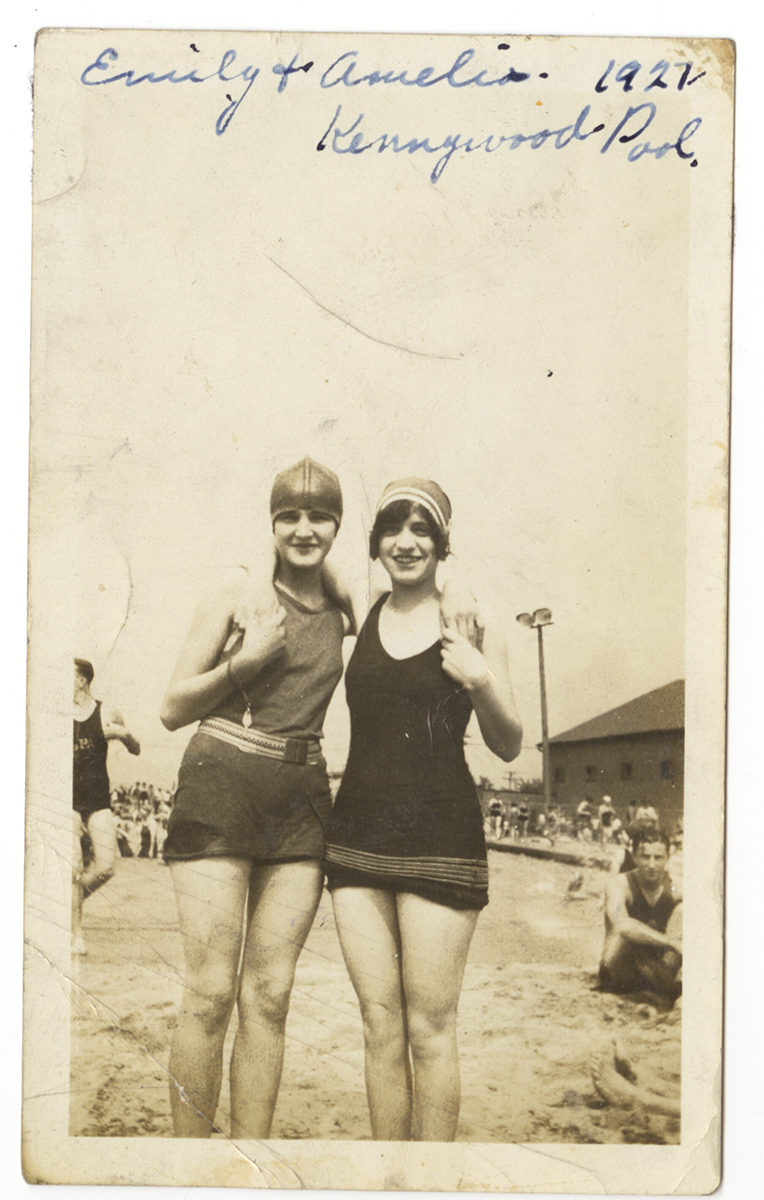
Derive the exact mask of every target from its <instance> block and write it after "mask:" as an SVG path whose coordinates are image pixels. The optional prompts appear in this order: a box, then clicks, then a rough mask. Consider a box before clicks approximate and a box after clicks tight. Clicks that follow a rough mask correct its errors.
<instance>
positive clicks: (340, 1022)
mask: <svg viewBox="0 0 764 1200" xmlns="http://www.w3.org/2000/svg"><path fill="white" fill-rule="evenodd" d="M489 859H490V870H491V903H490V904H489V906H488V908H487V909H486V910H485V911H484V912H483V913H482V914H481V917H480V920H479V921H478V926H477V931H476V934H475V938H474V940H473V944H472V948H471V950H470V957H469V962H468V965H467V971H466V975H465V982H464V990H463V993H462V1000H461V1005H460V1009H459V1030H460V1033H459V1037H460V1059H461V1069H462V1108H461V1119H460V1123H459V1131H458V1134H457V1140H459V1141H471V1142H492V1141H498V1142H589V1143H604V1142H611V1143H623V1142H645V1143H658V1144H661V1143H676V1142H678V1141H679V1121H678V1120H677V1119H675V1118H671V1117H665V1116H656V1115H649V1116H648V1115H645V1114H643V1113H640V1112H633V1111H629V1110H624V1109H622V1108H616V1107H613V1106H611V1105H609V1104H607V1103H605V1102H604V1101H603V1100H602V1098H601V1097H600V1096H599V1095H598V1094H597V1092H596V1090H595V1088H594V1087H593V1085H592V1081H591V1076H590V1074H589V1070H588V1061H589V1058H590V1055H591V1053H592V1051H594V1050H598V1049H603V1048H607V1047H609V1046H612V1044H613V1041H614V1040H617V1044H618V1048H619V1053H620V1054H621V1055H623V1056H624V1057H626V1058H627V1059H628V1061H629V1062H630V1064H631V1066H632V1067H633V1069H634V1071H635V1072H636V1075H637V1077H638V1082H639V1083H640V1084H641V1085H642V1086H650V1087H652V1088H654V1089H657V1090H659V1091H666V1092H668V1094H672V1095H677V1094H678V1086H679V1070H680V1035H681V1029H680V1013H679V1011H678V1010H675V1011H674V1012H672V1013H670V1014H668V1015H661V1014H658V1013H657V1012H656V1011H655V1009H654V1008H652V1007H649V1006H647V1005H645V1004H640V1003H638V1002H635V1001H632V1000H629V999H626V998H621V997H615V996H609V995H603V994H601V993H599V992H596V991H594V990H592V989H593V984H594V982H595V971H596V966H597V961H598V957H599V951H600V949H601V945H602V911H601V895H602V884H603V879H604V876H603V873H602V871H600V870H598V869H596V868H591V867H589V868H585V869H584V870H583V881H582V883H581V886H580V887H578V888H577V890H572V891H571V890H569V888H570V886H571V885H572V886H573V889H576V887H577V880H576V878H575V877H576V875H577V874H578V873H579V872H578V871H577V869H576V868H574V867H571V866H567V865H563V864H561V863H556V862H551V861H544V860H537V859H531V858H527V857H524V856H521V855H514V854H512V855H510V854H501V853H497V852H495V851H491V852H490V853H489ZM85 936H86V940H87V943H88V946H89V953H88V956H87V957H86V958H83V959H82V960H80V961H79V962H78V964H77V967H76V972H75V974H74V979H75V1003H74V1010H73V1019H72V1049H71V1083H72V1098H71V1107H70V1133H71V1135H72V1136H85V1137H88V1136H89V1137H94V1136H95V1137H98V1136H100V1137H108V1136H116V1137H168V1136H170V1135H171V1133H172V1126H171V1123H170V1109H169V1096H168V1086H167V1063H168V1057H169V1046H170V1039H171V1036H172V1029H173V1024H174V1018H175V1011H176V1008H177V1005H178V1002H179V999H180V992H181V979H182V964H183V953H182V946H181V941H180V937H179V934H178V931H177V923H176V914H175V901H174V896H173V891H172V884H171V880H170V872H169V869H168V868H167V867H165V866H163V865H162V864H161V863H157V862H152V861H150V860H146V859H122V860H120V862H119V864H118V868H117V874H116V876H115V878H114V879H113V880H112V881H111V882H110V883H109V884H108V885H107V886H106V887H104V888H102V889H101V891H100V892H99V893H98V894H97V895H96V896H94V897H92V898H91V899H90V900H89V901H88V902H87V904H86V907H85ZM235 1021H236V1018H235V1016H234V1018H233V1020H232V1023H231V1029H230V1030H229V1035H228V1042H227V1044H226V1061H227V1060H228V1058H229V1056H230V1046H231V1043H232V1041H233V1032H234V1027H235ZM227 1088H228V1080H227V1068H226V1075H225V1076H224V1079H223V1089H222V1093H221V1110H220V1113H219V1121H220V1124H221V1128H222V1129H227V1125H228V1120H227ZM273 1136H274V1137H275V1138H318V1139H332V1138H334V1139H346V1140H357V1139H366V1138H369V1136H370V1130H369V1123H368V1116H367V1109H366V1098H365V1091H364V1083H363V1038H362V1030H361V1021H360V1017H359V1014H358V1008H357V1003H356V999H355V993H354V992H353V989H352V987H351V985H350V983H349V981H348V977H347V974H346V971H345V967H344V964H343V961H342V955H341V952H340V948H339V944H338V941H337V936H336V932H335V928H334V923H333V920H332V912H331V901H330V898H329V896H328V895H327V894H325V895H324V898H323V900H322V904H321V908H320V910H319V914H318V916H317V918H316V923H315V925H314V928H313V931H312V932H311V935H310V937H309V939H308V942H307V945H306V947H305V950H304V951H303V954H302V957H301V959H300V962H299V965H298V969H297V978H296V982H295V988H294V992H293V996H292V1007H291V1010H290V1015H289V1021H288V1025H287V1047H286V1057H285V1064H284V1075H283V1083H282V1088H281V1093H280V1096H279V1101H278V1106H277V1109H276V1116H275V1121H274V1127H273Z"/></svg>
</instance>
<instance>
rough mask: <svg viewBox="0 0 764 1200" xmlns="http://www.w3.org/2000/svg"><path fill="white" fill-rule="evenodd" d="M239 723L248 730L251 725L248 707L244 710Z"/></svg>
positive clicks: (250, 713)
mask: <svg viewBox="0 0 764 1200" xmlns="http://www.w3.org/2000/svg"><path fill="white" fill-rule="evenodd" d="M241 723H242V725H243V726H244V728H245V729H249V728H250V726H251V724H252V712H251V710H250V707H249V705H247V707H246V708H245V709H244V712H243V713H242V717H241Z"/></svg>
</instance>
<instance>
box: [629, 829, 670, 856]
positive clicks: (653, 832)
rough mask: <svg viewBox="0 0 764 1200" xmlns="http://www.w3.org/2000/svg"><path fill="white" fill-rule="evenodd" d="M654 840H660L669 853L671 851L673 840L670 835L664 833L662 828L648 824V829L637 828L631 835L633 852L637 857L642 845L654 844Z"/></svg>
mask: <svg viewBox="0 0 764 1200" xmlns="http://www.w3.org/2000/svg"><path fill="white" fill-rule="evenodd" d="M653 842H660V843H661V845H662V846H663V847H664V849H665V851H666V853H667V854H670V853H671V841H670V839H669V835H668V834H667V833H664V832H663V830H662V829H658V828H656V826H655V825H651V826H648V827H647V828H646V829H645V828H642V829H635V830H634V832H633V833H632V835H631V852H632V854H633V855H634V856H635V857H636V853H637V851H638V850H639V847H640V846H652V844H653Z"/></svg>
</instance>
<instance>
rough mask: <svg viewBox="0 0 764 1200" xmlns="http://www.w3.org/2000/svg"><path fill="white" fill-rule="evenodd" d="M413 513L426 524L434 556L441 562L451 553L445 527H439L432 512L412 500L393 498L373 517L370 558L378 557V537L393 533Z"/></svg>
mask: <svg viewBox="0 0 764 1200" xmlns="http://www.w3.org/2000/svg"><path fill="white" fill-rule="evenodd" d="M414 513H416V515H417V516H418V517H421V518H422V520H423V521H424V522H425V524H426V525H427V529H428V532H429V534H430V537H431V538H432V541H433V545H434V546H435V555H436V557H437V558H439V559H440V560H441V562H442V561H443V559H445V558H448V556H449V554H450V553H451V547H450V546H449V544H448V533H447V532H446V530H445V529H441V527H440V525H438V523H437V522H436V520H435V518H434V517H433V516H432V514H431V513H429V512H428V511H427V509H426V508H423V507H422V505H421V504H417V503H416V501H414V500H395V501H394V502H393V503H392V504H389V505H388V506H387V508H383V509H382V511H381V512H378V513H377V516H376V518H375V521H374V526H373V528H372V531H371V534H370V535H369V554H370V555H371V557H372V559H377V558H379V539H380V538H382V537H385V535H386V534H388V533H395V532H396V531H397V530H398V529H400V527H401V525H403V524H404V523H405V522H406V521H408V519H409V517H410V516H413V514H414Z"/></svg>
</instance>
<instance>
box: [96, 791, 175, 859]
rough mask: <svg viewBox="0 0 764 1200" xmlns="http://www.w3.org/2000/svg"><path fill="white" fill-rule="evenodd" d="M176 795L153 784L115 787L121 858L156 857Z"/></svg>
mask: <svg viewBox="0 0 764 1200" xmlns="http://www.w3.org/2000/svg"><path fill="white" fill-rule="evenodd" d="M174 794H175V788H174V786H173V787H172V788H161V787H155V785H154V784H153V783H133V784H130V786H129V787H125V786H121V787H115V788H112V791H111V807H112V811H113V813H114V818H115V820H116V824H117V846H118V848H119V853H120V855H121V856H122V858H157V859H159V860H160V861H163V860H162V848H163V846H164V842H165V838H166V837H167V822H168V820H169V818H170V813H171V811H172V803H173V798H174Z"/></svg>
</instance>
